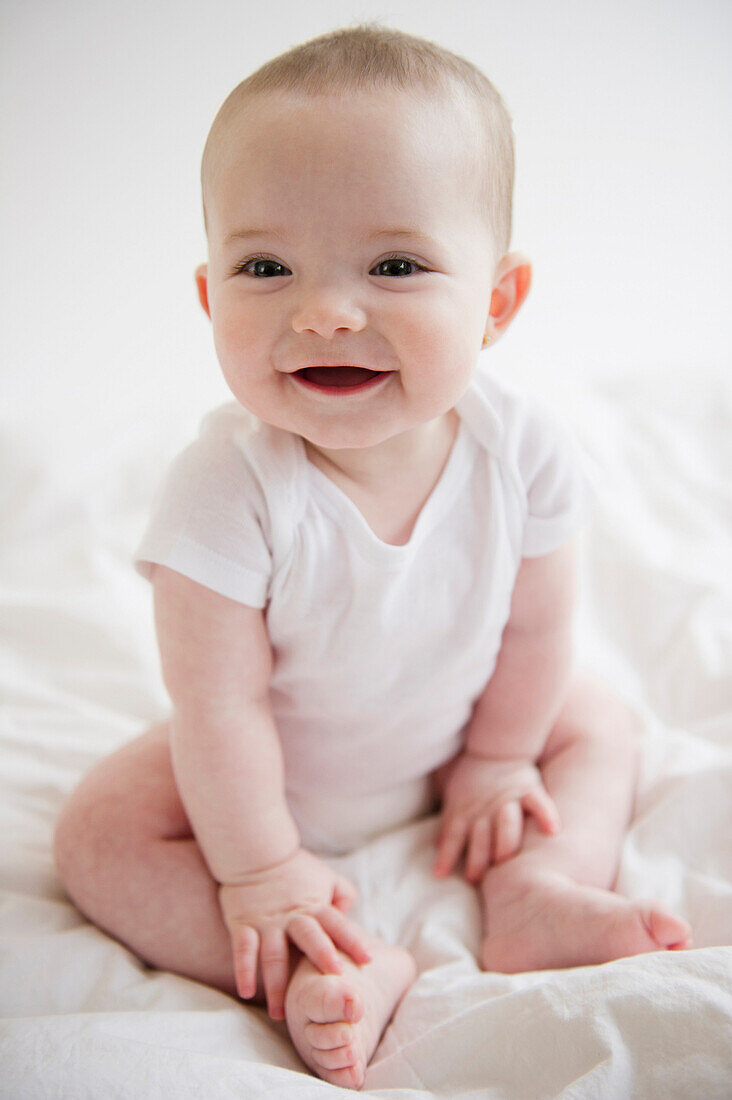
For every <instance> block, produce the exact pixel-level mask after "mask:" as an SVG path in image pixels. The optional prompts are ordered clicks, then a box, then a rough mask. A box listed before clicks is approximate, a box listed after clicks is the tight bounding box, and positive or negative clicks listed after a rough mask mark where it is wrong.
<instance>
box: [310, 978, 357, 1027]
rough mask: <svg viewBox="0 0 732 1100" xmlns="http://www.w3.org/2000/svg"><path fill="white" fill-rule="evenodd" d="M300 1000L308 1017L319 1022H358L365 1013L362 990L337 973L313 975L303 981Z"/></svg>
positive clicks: (314, 1021)
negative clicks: (355, 987) (360, 991)
mask: <svg viewBox="0 0 732 1100" xmlns="http://www.w3.org/2000/svg"><path fill="white" fill-rule="evenodd" d="M299 1001H300V1005H301V1008H302V1010H303V1011H304V1013H305V1015H306V1016H307V1018H308V1020H310V1021H311V1022H313V1023H316V1024H330V1023H337V1022H340V1021H343V1022H348V1023H356V1021H358V1020H360V1019H361V1017H362V1016H363V1001H362V1000H361V996H360V994H359V992H358V990H357V989H354V988H353V986H352V985H351V984H350V983H349V982H348V981H346V979H345V978H339V977H337V976H336V975H334V974H317V975H313V976H312V977H311V979H310V981H308V982H306V983H303V985H302V987H301V989H300V996H299Z"/></svg>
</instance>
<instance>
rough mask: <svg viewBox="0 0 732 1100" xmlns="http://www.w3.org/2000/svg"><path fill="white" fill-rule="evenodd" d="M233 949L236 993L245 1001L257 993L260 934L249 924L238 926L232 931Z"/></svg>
mask: <svg viewBox="0 0 732 1100" xmlns="http://www.w3.org/2000/svg"><path fill="white" fill-rule="evenodd" d="M231 947H232V950H233V953H234V980H235V981H236V991H237V993H238V994H239V996H240V997H242V998H243V999H244V1000H248V999H249V998H250V997H253V996H254V994H255V993H256V992H257V954H258V952H259V934H258V932H257V930H256V928H252V927H251V926H250V925H248V924H244V925H237V926H236V927H235V928H233V929H232V931H231Z"/></svg>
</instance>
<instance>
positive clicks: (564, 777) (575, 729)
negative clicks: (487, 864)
mask: <svg viewBox="0 0 732 1100" xmlns="http://www.w3.org/2000/svg"><path fill="white" fill-rule="evenodd" d="M637 752H638V750H637V746H636V718H635V716H634V715H633V714H632V712H631V711H629V710H628V709H627V708H626V707H625V706H624V705H623V704H622V703H621V702H620V700H619V699H617V698H616V697H615V696H614V695H612V694H611V693H610V692H609V691H608V690H607V689H605V688H604V687H602V686H601V685H599V684H596V683H594V682H592V681H590V680H589V679H587V680H577V681H575V683H574V685H573V687H572V689H571V692H570V695H569V697H568V699H567V703H566V705H565V707H564V709H563V711H562V713H561V715H560V717H559V719H558V721H557V723H556V725H555V727H554V730H553V731H552V734H551V736H550V738H549V741H548V742H547V746H546V750H545V752H544V755H543V757H542V759H541V760H540V761H539V768H540V770H541V773H542V778H543V780H544V784H545V786H546V788H547V790H548V792H549V794H550V795H551V796H552V798H553V799H554V802H555V803H556V806H557V809H558V810H559V815H560V818H561V822H562V828H561V831H560V832H559V833H558V834H557V835H556V836H547V835H546V834H544V833H542V832H540V830H539V829H538V827H537V826H536V825H535V824H534V823H533V821H531V820H528V821H527V823H526V830H525V834H524V843H523V847H522V849H521V850H520V852H519V853H518V854H517V855H516V856H514V857H513V858H511V859H509V860H507V861H506V862H505V863H502V864H498V865H496V866H493V867H491V869H490V870H489V871H488V873H487V875H486V876H485V878H484V880H483V883H482V885H481V895H482V898H483V903H484V909H485V926H486V927H485V931H486V937H485V940H484V942H483V946H482V951H481V963H482V965H483V966H484V967H485V969H487V970H499V971H504V972H508V973H510V972H515V971H520V970H540V969H548V968H553V967H564V966H582V965H585V964H592V963H600V962H607V961H608V960H610V959H615V958H620V957H622V956H625V955H637V954H641V953H643V952H646V951H658V950H663V949H666V948H681V947H686V946H688V945H689V931H690V930H689V927H688V925H687V924H686V922H685V921H683V920H681V919H680V918H678V917H676V916H675V915H673V914H672V913H670V912H669V911H668V910H667V909H665V908H664V907H663V906H662V905H660V904H659V903H657V902H652V901H643V902H641V901H629V900H628V899H627V898H622V897H620V896H619V895H618V894H615V893H613V892H612V887H613V884H614V882H615V878H616V875H617V868H618V861H619V857H620V849H621V845H622V842H623V837H624V834H625V830H626V828H627V826H628V823H629V821H630V817H631V812H632V805H633V797H634V793H635V781H636V772H637Z"/></svg>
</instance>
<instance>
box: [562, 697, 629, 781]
mask: <svg viewBox="0 0 732 1100" xmlns="http://www.w3.org/2000/svg"><path fill="white" fill-rule="evenodd" d="M640 728H641V720H640V717H639V715H638V714H637V713H636V712H635V711H634V710H632V708H631V707H629V706H628V704H627V703H625V702H624V701H623V699H621V698H620V696H618V695H616V694H615V692H614V691H613V690H612V689H611V688H610V687H608V686H607V685H606V684H604V683H602V682H601V681H599V680H595V679H594V678H591V677H589V676H582V677H577V679H576V680H575V681H574V682H573V684H572V686H571V689H570V692H569V694H568V697H567V700H566V703H565V706H564V708H563V709H562V712H561V714H560V716H559V719H558V721H557V723H556V726H555V727H554V730H553V731H552V735H551V737H550V741H549V744H548V745H547V749H548V750H549V751H548V752H547V756H548V757H550V756H553V755H556V753H557V752H558V751H561V750H562V749H563V748H565V747H567V745H568V744H569V743H584V744H585V745H586V746H587V748H588V750H589V751H591V752H593V753H599V754H600V755H607V754H608V753H610V754H612V756H613V758H614V759H615V760H616V761H617V762H618V763H620V762H623V763H625V765H626V766H627V768H628V769H629V770H630V771H632V772H633V773H635V772H636V771H637V768H638V761H639V752H640V750H639V736H638V735H639V732H640Z"/></svg>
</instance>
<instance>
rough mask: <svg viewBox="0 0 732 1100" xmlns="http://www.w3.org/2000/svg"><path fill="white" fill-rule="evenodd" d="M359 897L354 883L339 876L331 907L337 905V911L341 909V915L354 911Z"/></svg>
mask: <svg viewBox="0 0 732 1100" xmlns="http://www.w3.org/2000/svg"><path fill="white" fill-rule="evenodd" d="M357 897H358V891H357V889H356V887H355V886H354V885H353V883H352V882H351V881H350V880H349V879H347V878H343V876H342V875H339V876H338V878H337V879H336V882H335V886H334V887H333V900H332V902H331V905H335V907H336V909H340V911H341V913H348V912H350V910H351V909H353V906H354V904H355V902H356V898H357Z"/></svg>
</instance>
